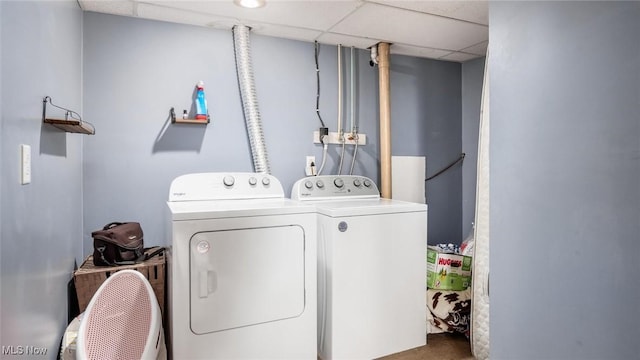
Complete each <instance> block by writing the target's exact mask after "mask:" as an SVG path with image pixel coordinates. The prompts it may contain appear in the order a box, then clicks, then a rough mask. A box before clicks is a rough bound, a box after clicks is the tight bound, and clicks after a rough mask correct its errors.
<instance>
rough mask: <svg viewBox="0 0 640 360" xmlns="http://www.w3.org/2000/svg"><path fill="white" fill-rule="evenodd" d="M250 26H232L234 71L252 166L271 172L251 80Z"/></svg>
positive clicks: (254, 89)
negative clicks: (249, 146) (236, 76)
mask: <svg viewBox="0 0 640 360" xmlns="http://www.w3.org/2000/svg"><path fill="white" fill-rule="evenodd" d="M249 32H250V28H249V27H248V26H245V25H235V26H234V27H233V48H234V53H235V57H236V73H237V75H238V85H239V87H240V97H241V98H242V109H243V111H244V119H245V123H246V126H247V134H248V135H249V143H250V145H251V155H252V157H253V168H254V171H255V172H257V173H267V174H270V173H271V169H270V168H269V157H268V154H267V146H266V144H265V141H264V133H263V131H262V121H261V120H260V111H259V110H258V97H257V95H256V87H255V82H254V80H253V68H252V66H251V47H250V42H249Z"/></svg>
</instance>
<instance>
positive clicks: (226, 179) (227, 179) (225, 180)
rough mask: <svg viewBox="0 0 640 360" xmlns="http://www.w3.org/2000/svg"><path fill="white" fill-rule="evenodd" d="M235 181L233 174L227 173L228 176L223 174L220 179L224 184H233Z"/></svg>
mask: <svg viewBox="0 0 640 360" xmlns="http://www.w3.org/2000/svg"><path fill="white" fill-rule="evenodd" d="M235 182H236V179H234V178H233V176H231V175H229V176H225V177H224V178H223V179H222V183H223V184H224V185H225V186H233V184H235Z"/></svg>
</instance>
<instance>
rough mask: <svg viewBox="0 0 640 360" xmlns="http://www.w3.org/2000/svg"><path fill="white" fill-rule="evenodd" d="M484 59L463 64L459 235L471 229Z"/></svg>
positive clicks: (474, 202) (473, 212)
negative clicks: (460, 222) (462, 157)
mask: <svg viewBox="0 0 640 360" xmlns="http://www.w3.org/2000/svg"><path fill="white" fill-rule="evenodd" d="M484 63H485V59H484V58H480V59H475V60H470V61H467V62H465V63H463V64H462V152H463V153H465V154H466V156H465V158H464V162H463V163H462V236H464V237H465V238H466V237H467V236H468V235H469V234H470V232H471V230H472V226H471V224H472V223H473V222H474V219H475V212H476V176H477V167H478V166H477V165H478V131H479V125H480V105H481V104H480V102H481V100H482V82H483V76H484Z"/></svg>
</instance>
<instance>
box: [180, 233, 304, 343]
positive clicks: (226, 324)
mask: <svg viewBox="0 0 640 360" xmlns="http://www.w3.org/2000/svg"><path fill="white" fill-rule="evenodd" d="M189 247H190V306H191V309H190V316H191V330H192V331H193V332H194V333H195V334H206V333H211V332H216V331H221V330H229V329H234V328H240V327H244V326H252V325H257V324H263V323H267V322H271V321H279V320H284V319H290V318H294V317H297V316H300V314H302V312H303V311H304V307H305V279H304V273H305V271H304V263H305V261H304V256H305V254H304V247H305V238H304V231H303V229H302V228H301V227H300V226H295V225H292V226H275V227H263V228H253V229H228V230H223V231H208V232H199V233H196V234H194V235H193V237H191V240H190V245H189ZM239 309H242V310H241V311H239Z"/></svg>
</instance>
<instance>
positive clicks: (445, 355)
mask: <svg viewBox="0 0 640 360" xmlns="http://www.w3.org/2000/svg"><path fill="white" fill-rule="evenodd" d="M379 360H473V355H472V354H471V344H470V343H469V339H467V338H466V337H465V336H464V335H462V334H446V333H443V334H429V335H427V345H425V346H422V347H419V348H415V349H411V350H407V351H403V352H401V353H397V354H393V355H389V356H385V357H383V358H381V359H379Z"/></svg>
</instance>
